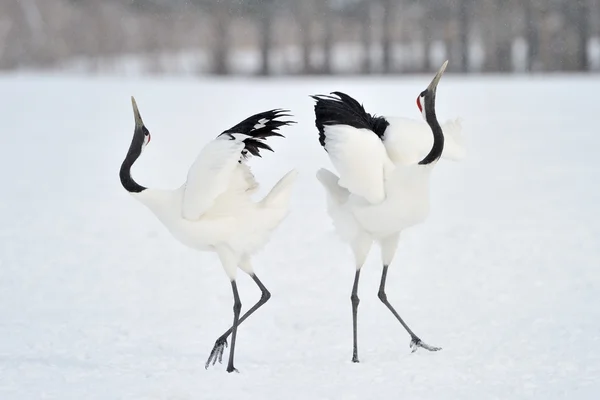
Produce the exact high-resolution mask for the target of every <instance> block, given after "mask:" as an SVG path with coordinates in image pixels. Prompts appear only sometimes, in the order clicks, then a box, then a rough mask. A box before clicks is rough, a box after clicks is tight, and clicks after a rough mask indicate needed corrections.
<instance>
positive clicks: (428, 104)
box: [417, 61, 448, 165]
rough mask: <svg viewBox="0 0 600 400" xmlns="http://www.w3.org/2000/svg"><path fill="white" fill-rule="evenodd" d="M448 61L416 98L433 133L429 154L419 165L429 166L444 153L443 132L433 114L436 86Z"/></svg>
mask: <svg viewBox="0 0 600 400" xmlns="http://www.w3.org/2000/svg"><path fill="white" fill-rule="evenodd" d="M447 65H448V61H446V62H444V64H443V65H442V67H441V68H440V70H439V71H438V73H437V74H436V75H435V77H434V78H433V80H432V81H431V83H430V84H429V86H428V87H427V89H425V90H424V91H422V92H421V94H420V95H419V97H417V106H418V107H419V110H420V111H421V113H422V114H423V118H424V119H425V121H426V122H427V124H428V125H429V127H430V128H431V132H432V133H433V146H432V147H431V150H430V151H429V153H428V154H427V155H426V156H425V158H423V159H422V160H421V161H419V164H420V165H429V164H433V163H435V162H436V161H437V160H439V159H440V157H441V156H442V152H443V151H444V132H443V131H442V127H441V126H440V123H439V122H438V119H437V115H436V112H435V94H436V91H437V85H438V83H439V81H440V79H441V77H442V74H443V73H444V71H445V70H446V66H447Z"/></svg>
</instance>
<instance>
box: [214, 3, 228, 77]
mask: <svg viewBox="0 0 600 400" xmlns="http://www.w3.org/2000/svg"><path fill="white" fill-rule="evenodd" d="M214 14H215V15H214V20H213V21H214V30H213V32H214V35H215V41H214V45H213V67H212V68H213V73H214V74H217V75H227V74H228V73H229V68H228V66H227V57H228V55H229V37H228V32H229V29H228V28H229V26H228V25H229V17H228V15H227V9H226V8H225V7H224V5H222V4H221V3H219V4H218V5H217V6H216V7H215V10H214Z"/></svg>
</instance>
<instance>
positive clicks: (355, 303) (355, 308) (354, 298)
mask: <svg viewBox="0 0 600 400" xmlns="http://www.w3.org/2000/svg"><path fill="white" fill-rule="evenodd" d="M359 278H360V269H357V270H356V274H354V286H352V295H351V296H350V300H351V301H352V338H353V347H352V362H355V363H357V362H358V333H357V330H358V329H357V313H358V304H359V303H360V299H359V298H358V279H359Z"/></svg>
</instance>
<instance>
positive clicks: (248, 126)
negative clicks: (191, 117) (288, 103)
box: [219, 109, 295, 161]
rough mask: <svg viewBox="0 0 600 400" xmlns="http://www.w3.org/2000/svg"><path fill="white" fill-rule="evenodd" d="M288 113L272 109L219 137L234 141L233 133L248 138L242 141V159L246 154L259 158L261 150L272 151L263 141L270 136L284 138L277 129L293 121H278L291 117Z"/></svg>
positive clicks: (249, 118) (241, 123)
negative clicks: (224, 136) (226, 136)
mask: <svg viewBox="0 0 600 400" xmlns="http://www.w3.org/2000/svg"><path fill="white" fill-rule="evenodd" d="M289 112H290V111H289V110H283V109H274V110H269V111H265V112H262V113H259V114H255V115H252V116H251V117H248V118H246V119H245V120H243V121H242V122H240V123H239V124H237V125H235V126H233V127H232V128H229V129H227V130H226V131H223V133H221V134H220V135H219V136H222V135H228V136H229V137H231V139H234V137H233V136H232V134H234V133H240V134H243V135H248V136H250V137H249V138H246V139H244V140H243V142H244V145H245V147H244V150H243V151H242V157H246V156H247V155H248V153H250V154H252V155H253V156H258V157H261V155H260V150H261V149H265V150H269V151H273V149H272V148H271V147H270V146H269V145H268V144H266V143H265V142H264V141H265V140H267V138H269V137H270V136H280V137H284V136H283V135H282V134H281V133H279V132H278V130H279V128H280V127H282V126H285V125H291V124H294V123H295V121H291V120H280V119H278V118H281V117H291V115H290V114H288V113H289ZM261 121H262V122H261ZM240 161H241V160H240Z"/></svg>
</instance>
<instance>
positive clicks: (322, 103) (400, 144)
mask: <svg viewBox="0 0 600 400" xmlns="http://www.w3.org/2000/svg"><path fill="white" fill-rule="evenodd" d="M447 64H448V61H446V62H445V63H444V64H443V65H442V67H441V69H440V70H439V72H438V73H437V74H436V75H435V77H434V78H433V80H432V81H431V83H430V84H429V86H428V87H427V88H426V89H425V90H424V91H422V92H421V93H420V94H419V95H418V97H417V106H418V108H419V111H420V112H421V113H422V115H423V118H424V119H425V121H426V124H422V127H421V126H419V123H417V122H409V123H405V122H406V121H407V120H405V119H393V118H384V117H375V116H373V115H371V114H369V113H367V112H366V111H365V109H364V108H363V106H362V105H361V104H359V103H358V102H357V101H356V100H355V99H353V98H352V97H350V96H348V95H347V94H344V93H342V92H333V93H332V95H333V96H328V95H317V96H312V97H313V98H314V99H315V100H316V104H315V109H314V110H315V124H316V127H317V129H318V130H319V139H320V143H321V145H322V146H323V147H324V148H325V151H326V152H327V154H328V156H329V158H330V160H331V163H332V164H333V166H334V167H335V169H336V170H337V172H338V174H339V176H337V175H336V174H334V173H333V172H331V171H329V170H327V169H320V170H319V171H318V172H317V178H318V179H319V181H320V182H321V184H322V185H323V186H324V187H325V190H326V192H327V210H328V213H329V215H330V217H331V219H332V221H333V224H334V227H335V230H336V232H337V233H338V235H339V236H340V237H341V238H342V240H344V241H345V242H347V243H348V244H349V245H350V247H351V248H352V251H353V253H354V259H355V267H356V272H355V276H354V285H353V287H352V295H351V301H352V323H353V354H352V361H353V362H358V361H359V359H358V344H357V342H358V339H357V312H358V304H359V298H358V282H359V277H360V270H361V268H362V266H363V264H364V262H365V260H366V257H367V254H368V253H369V250H370V249H371V246H372V244H373V242H378V243H379V244H380V246H381V257H382V262H383V272H382V275H381V283H380V286H379V293H378V296H379V299H380V300H381V301H382V302H383V303H384V304H385V305H386V306H387V308H388V309H389V310H390V311H391V312H392V313H393V314H394V316H395V317H396V318H397V319H398V321H399V322H400V323H401V324H402V326H403V327H404V328H405V329H406V330H407V331H408V333H409V334H410V336H411V343H410V347H411V349H412V351H413V352H414V351H416V350H417V348H419V347H422V348H424V349H427V350H430V351H437V350H440V348H439V347H434V346H430V345H428V344H426V343H424V342H423V341H422V340H421V339H420V338H419V337H418V336H417V335H416V334H415V333H414V332H413V331H412V330H411V329H410V328H409V327H408V325H407V324H406V323H405V322H404V321H403V320H402V318H401V317H400V315H399V314H398V313H397V312H396V310H395V309H394V307H393V306H392V305H391V304H390V302H389V301H388V299H387V295H386V292H385V283H386V278H387V273H388V267H389V265H390V264H391V263H392V260H393V258H394V255H395V253H396V249H397V246H398V241H399V238H400V234H401V232H402V231H403V230H405V229H407V228H409V227H411V226H413V225H415V224H418V223H421V222H423V221H424V220H425V219H426V217H427V215H428V214H429V180H430V176H431V171H432V170H433V167H434V166H435V165H436V164H437V161H438V160H439V159H440V157H441V156H442V154H443V153H444V151H445V149H444V134H445V129H446V128H445V127H444V128H442V126H440V123H439V122H438V119H437V117H436V111H435V97H436V90H437V86H438V83H439V81H440V78H441V77H442V74H443V73H444V70H445V69H446V66H447ZM445 125H447V127H448V130H450V131H452V136H453V138H459V137H460V123H456V122H450V123H448V124H445ZM423 127H424V128H423ZM419 129H427V130H428V131H429V133H428V136H429V138H430V139H429V142H428V141H427V139H424V136H423V132H422V131H419ZM427 143H429V144H428V146H429V149H428V150H427V149H423V146H425V145H427ZM453 146H454V147H453V148H452V151H451V153H450V154H449V155H448V158H451V159H454V160H458V159H461V158H462V156H463V155H464V154H463V153H464V150H463V148H462V142H459V141H458V140H456V141H453ZM423 150H424V151H423ZM427 151H428V152H427ZM419 154H421V155H419ZM417 157H419V158H417Z"/></svg>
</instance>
